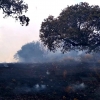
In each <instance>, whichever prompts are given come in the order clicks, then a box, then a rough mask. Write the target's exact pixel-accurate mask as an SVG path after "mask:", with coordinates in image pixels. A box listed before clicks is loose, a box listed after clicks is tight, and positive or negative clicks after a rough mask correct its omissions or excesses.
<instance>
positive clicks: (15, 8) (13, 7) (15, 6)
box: [0, 0, 30, 26]
mask: <svg viewBox="0 0 100 100" xmlns="http://www.w3.org/2000/svg"><path fill="white" fill-rule="evenodd" d="M0 10H2V11H3V14H4V18H5V17H12V18H15V19H16V20H19V21H20V23H21V24H22V25H24V24H26V26H27V25H28V24H29V20H30V19H29V18H28V17H26V16H25V15H23V13H24V12H27V11H28V5H27V4H25V3H24V1H23V0H0Z"/></svg>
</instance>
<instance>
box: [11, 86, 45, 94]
mask: <svg viewBox="0 0 100 100" xmlns="http://www.w3.org/2000/svg"><path fill="white" fill-rule="evenodd" d="M45 89H46V85H45V84H35V85H33V86H32V87H29V86H28V85H27V84H24V85H23V86H16V87H15V88H14V90H13V93H15V94H25V93H33V92H41V91H45Z"/></svg>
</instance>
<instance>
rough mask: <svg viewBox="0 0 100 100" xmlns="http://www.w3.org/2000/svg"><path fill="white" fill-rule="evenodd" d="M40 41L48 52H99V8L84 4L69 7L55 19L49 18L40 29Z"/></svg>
mask: <svg viewBox="0 0 100 100" xmlns="http://www.w3.org/2000/svg"><path fill="white" fill-rule="evenodd" d="M40 39H41V41H42V42H43V44H44V45H45V46H47V47H48V49H49V50H51V51H55V50H56V49H57V48H61V51H62V52H67V51H70V50H75V49H78V50H86V51H88V52H94V51H95V52H96V51H98V50H100V7H99V6H98V5H89V4H88V3H86V2H81V3H79V4H75V5H71V6H68V7H67V8H65V9H64V10H62V12H61V13H60V14H59V16H58V17H57V18H54V17H53V16H49V17H48V18H46V19H45V20H44V21H43V22H42V24H41V29H40Z"/></svg>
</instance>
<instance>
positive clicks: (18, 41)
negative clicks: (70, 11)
mask: <svg viewBox="0 0 100 100" xmlns="http://www.w3.org/2000/svg"><path fill="white" fill-rule="evenodd" d="M24 1H25V2H26V3H27V4H28V6H29V9H28V12H27V13H26V15H27V16H28V17H30V24H29V26H27V27H26V26H21V25H20V23H19V22H16V21H15V20H14V19H12V18H6V19H4V18H3V16H4V15H3V14H2V11H0V62H16V60H15V59H14V58H13V56H14V54H15V53H16V52H17V51H18V50H19V49H20V48H21V47H22V45H24V44H26V43H29V42H32V41H37V40H39V29H40V26H41V23H42V21H43V20H44V19H45V18H47V17H48V16H49V15H53V16H55V17H57V16H58V15H59V13H60V12H61V11H62V10H63V9H64V8H66V7H67V5H72V4H76V3H79V2H88V3H89V4H93V5H94V4H96V5H98V4H100V1H99V0H24Z"/></svg>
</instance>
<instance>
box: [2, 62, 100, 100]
mask: <svg viewBox="0 0 100 100" xmlns="http://www.w3.org/2000/svg"><path fill="white" fill-rule="evenodd" d="M0 100H100V63H92V62H91V63H86V62H82V63H77V62H70V63H67V62H66V63H65V62H63V63H62V62H61V63H60V62H59V63H43V64H25V63H8V64H7V66H5V65H4V64H0Z"/></svg>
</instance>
